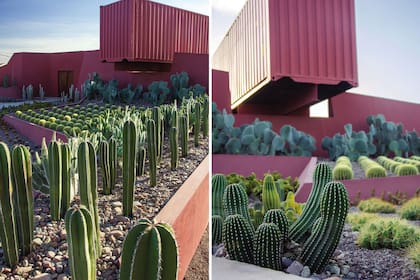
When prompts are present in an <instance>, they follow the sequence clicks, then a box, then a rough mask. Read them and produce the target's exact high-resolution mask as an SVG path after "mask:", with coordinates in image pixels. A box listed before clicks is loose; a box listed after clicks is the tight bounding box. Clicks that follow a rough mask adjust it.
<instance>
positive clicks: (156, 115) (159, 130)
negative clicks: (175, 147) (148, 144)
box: [152, 107, 164, 164]
mask: <svg viewBox="0 0 420 280" xmlns="http://www.w3.org/2000/svg"><path fill="white" fill-rule="evenodd" d="M152 119H153V120H154V121H155V128H156V130H155V141H156V163H157V164H159V163H160V158H161V155H162V149H163V138H164V137H163V135H164V126H163V118H162V112H161V111H160V108H159V107H153V109H152Z"/></svg>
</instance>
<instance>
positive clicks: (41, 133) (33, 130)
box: [3, 114, 67, 145]
mask: <svg viewBox="0 0 420 280" xmlns="http://www.w3.org/2000/svg"><path fill="white" fill-rule="evenodd" d="M3 120H4V121H5V122H6V123H7V124H8V125H10V126H12V127H14V128H15V129H16V131H17V132H19V133H20V134H22V135H23V136H25V137H26V138H28V139H29V140H30V141H31V142H33V143H34V144H35V145H41V143H42V138H44V137H45V139H46V140H47V142H49V140H50V139H51V138H52V136H53V133H54V130H52V129H49V128H46V127H43V126H39V125H37V124H33V123H30V122H27V121H25V120H22V119H19V118H16V117H15V116H13V115H10V114H9V115H5V116H4V117H3ZM56 135H57V139H59V140H62V141H63V142H67V137H66V136H65V135H64V134H63V133H61V132H56Z"/></svg>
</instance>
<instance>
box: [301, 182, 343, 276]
mask: <svg viewBox="0 0 420 280" xmlns="http://www.w3.org/2000/svg"><path fill="white" fill-rule="evenodd" d="M348 209H349V200H348V195H347V190H346V188H345V187H344V185H343V184H342V183H339V182H330V183H328V184H327V185H326V186H325V188H324V191H323V193H322V196H321V202H320V213H321V215H320V218H319V219H318V220H317V221H316V223H315V224H314V227H313V230H312V233H311V235H310V237H309V238H308V240H306V242H305V243H304V245H303V251H302V253H301V255H300V256H299V259H300V260H301V261H302V263H303V265H307V266H309V268H310V269H311V271H314V272H320V271H321V270H322V269H323V268H324V266H325V265H326V264H327V263H328V260H329V258H330V257H331V256H332V254H333V253H334V251H335V249H336V247H337V245H338V242H339V240H340V236H341V233H342V231H343V227H344V223H345V219H346V216H347V212H348Z"/></svg>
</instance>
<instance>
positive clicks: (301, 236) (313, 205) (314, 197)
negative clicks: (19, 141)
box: [289, 163, 332, 243]
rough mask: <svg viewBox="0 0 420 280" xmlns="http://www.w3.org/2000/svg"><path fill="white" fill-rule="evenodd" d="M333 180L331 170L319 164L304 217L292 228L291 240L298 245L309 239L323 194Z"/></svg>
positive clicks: (323, 164)
mask: <svg viewBox="0 0 420 280" xmlns="http://www.w3.org/2000/svg"><path fill="white" fill-rule="evenodd" d="M331 179H332V172H331V168H330V167H329V166H328V165H327V164H325V163H320V164H318V165H317V166H316V168H315V172H314V175H313V184H312V190H311V193H310V194H309V198H308V200H307V202H306V206H305V208H304V209H303V212H302V215H301V216H300V217H299V218H298V220H297V221H296V222H295V223H294V224H293V225H292V226H291V227H290V232H289V236H290V239H292V240H294V241H296V242H298V243H303V242H304V241H305V240H306V239H307V238H308V237H309V235H310V233H311V229H312V225H313V223H314V222H315V220H316V219H317V218H318V217H319V213H320V210H319V209H320V204H319V201H320V198H321V194H322V192H323V189H324V187H325V185H326V184H327V183H329V182H330V181H331Z"/></svg>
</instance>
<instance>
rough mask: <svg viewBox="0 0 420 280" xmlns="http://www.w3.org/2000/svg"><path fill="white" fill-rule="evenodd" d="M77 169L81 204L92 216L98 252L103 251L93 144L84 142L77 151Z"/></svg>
mask: <svg viewBox="0 0 420 280" xmlns="http://www.w3.org/2000/svg"><path fill="white" fill-rule="evenodd" d="M77 167H78V173H79V185H80V186H79V189H80V204H81V205H84V206H85V207H86V208H87V209H88V210H89V212H90V214H91V215H92V220H93V223H94V229H95V245H96V252H100V251H101V238H100V227H99V214H98V202H97V197H98V193H97V177H96V171H97V168H96V157H95V149H94V148H93V145H92V143H90V142H82V143H80V145H79V148H78V150H77Z"/></svg>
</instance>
